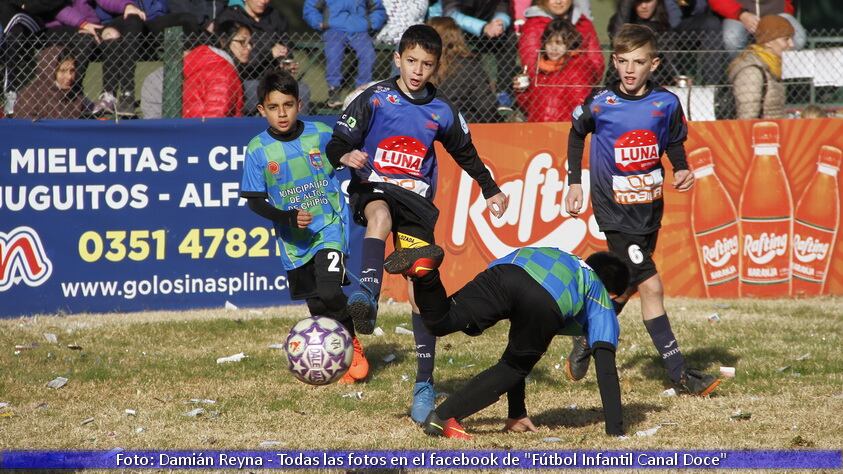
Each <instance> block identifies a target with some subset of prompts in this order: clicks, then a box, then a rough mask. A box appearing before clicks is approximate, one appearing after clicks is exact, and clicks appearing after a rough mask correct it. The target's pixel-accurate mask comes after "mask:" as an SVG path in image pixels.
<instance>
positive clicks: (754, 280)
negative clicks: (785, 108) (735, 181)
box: [738, 122, 793, 297]
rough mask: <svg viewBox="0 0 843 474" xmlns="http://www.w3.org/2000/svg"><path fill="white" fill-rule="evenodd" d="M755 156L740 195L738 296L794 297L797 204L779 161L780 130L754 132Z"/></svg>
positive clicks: (756, 127)
mask: <svg viewBox="0 0 843 474" xmlns="http://www.w3.org/2000/svg"><path fill="white" fill-rule="evenodd" d="M752 144H753V148H754V150H755V153H754V156H753V157H752V162H751V163H750V165H749V169H748V170H747V173H746V179H745V180H744V183H743V190H742V191H741V199H740V204H739V205H738V215H739V217H740V236H741V240H740V243H741V259H740V285H739V292H740V296H768V297H769V296H787V295H789V294H790V283H791V279H790V252H791V245H790V244H791V242H790V236H791V230H792V225H793V221H792V219H791V217H792V216H793V198H792V197H791V195H790V185H789V184H788V181H787V176H785V173H784V168H783V167H782V162H781V160H780V159H779V125H778V124H777V123H775V122H758V123H755V124H753V126H752Z"/></svg>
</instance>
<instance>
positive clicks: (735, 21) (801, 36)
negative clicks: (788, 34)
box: [708, 0, 807, 54]
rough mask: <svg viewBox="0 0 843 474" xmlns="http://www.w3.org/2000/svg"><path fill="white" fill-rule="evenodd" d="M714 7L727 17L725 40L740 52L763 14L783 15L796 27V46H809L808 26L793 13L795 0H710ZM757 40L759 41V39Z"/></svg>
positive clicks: (734, 52)
mask: <svg viewBox="0 0 843 474" xmlns="http://www.w3.org/2000/svg"><path fill="white" fill-rule="evenodd" d="M708 3H709V5H711V10H712V11H714V13H717V14H718V15H720V16H721V17H723V30H722V31H723V44H724V46H725V47H726V50H728V51H732V52H733V54H737V52H738V51H740V50H742V49H744V48H745V47H746V45H747V43H749V35H751V34H756V33H757V29H758V24H759V22H760V21H761V17H762V16H765V15H779V16H781V17H782V18H784V19H785V20H787V21H788V22H789V23H790V25H791V26H792V27H793V30H794V35H793V45H794V48H795V49H802V48H804V47H805V42H806V39H807V33H806V32H805V28H803V27H802V25H801V24H799V22H798V21H797V20H796V18H794V17H793V14H794V13H795V12H796V9H795V8H794V7H793V0H708ZM756 43H757V42H756Z"/></svg>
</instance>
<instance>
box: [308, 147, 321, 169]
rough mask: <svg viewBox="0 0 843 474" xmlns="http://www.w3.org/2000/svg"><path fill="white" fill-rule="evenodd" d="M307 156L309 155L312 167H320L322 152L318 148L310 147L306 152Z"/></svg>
mask: <svg viewBox="0 0 843 474" xmlns="http://www.w3.org/2000/svg"><path fill="white" fill-rule="evenodd" d="M307 156H308V157H310V164H311V165H313V167H314V168H318V169H321V168H322V152H320V151H319V149H318V148H312V149H311V150H310V151H309V152H308V153H307Z"/></svg>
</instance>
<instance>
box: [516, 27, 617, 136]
mask: <svg viewBox="0 0 843 474" xmlns="http://www.w3.org/2000/svg"><path fill="white" fill-rule="evenodd" d="M581 43H582V35H581V34H580V32H579V31H577V29H576V27H575V26H574V25H573V24H571V22H569V21H567V20H564V19H562V18H557V19H555V20H553V21H551V22H550V23H548V25H547V28H545V30H544V34H543V35H542V53H541V56H540V57H539V59H538V64H537V65H536V68H535V69H534V70H528V71H527V74H528V75H529V77H530V86H529V87H527V88H526V89H519V88H518V84H515V85H514V87H515V88H516V91H518V95H517V98H518V105H519V106H520V107H521V109H522V110H523V111H524V112H526V113H527V120H528V121H530V122H570V121H571V113H572V112H573V111H574V108H575V107H576V106H578V105H579V104H581V103H582V101H583V100H584V99H585V98H586V97H587V96H588V94H589V93H590V92H591V86H592V85H593V84H597V83H598V82H599V81H600V74H602V72H601V71H600V70H599V69H597V68H595V66H594V64H593V63H592V62H591V61H589V60H588V58H587V57H586V56H585V55H584V54H582V53H581V52H580V50H579V48H580V45H581Z"/></svg>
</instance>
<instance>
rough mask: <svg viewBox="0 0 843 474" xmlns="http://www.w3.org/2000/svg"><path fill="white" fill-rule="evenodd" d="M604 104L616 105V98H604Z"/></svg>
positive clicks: (611, 96)
mask: <svg viewBox="0 0 843 474" xmlns="http://www.w3.org/2000/svg"><path fill="white" fill-rule="evenodd" d="M606 103H607V104H609V105H616V104H617V103H618V98H617V97H616V96H613V95H610V96H609V97H606Z"/></svg>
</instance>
